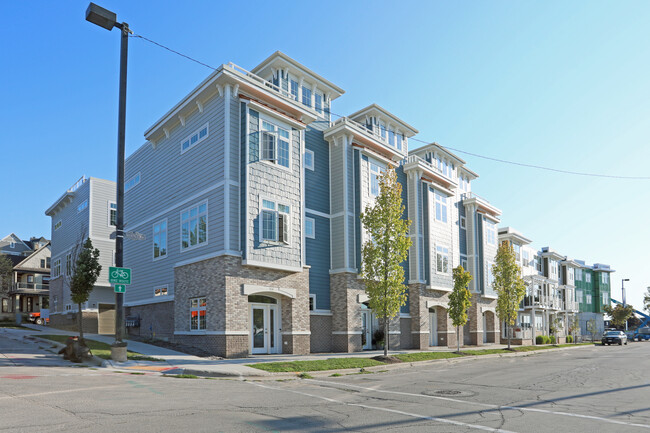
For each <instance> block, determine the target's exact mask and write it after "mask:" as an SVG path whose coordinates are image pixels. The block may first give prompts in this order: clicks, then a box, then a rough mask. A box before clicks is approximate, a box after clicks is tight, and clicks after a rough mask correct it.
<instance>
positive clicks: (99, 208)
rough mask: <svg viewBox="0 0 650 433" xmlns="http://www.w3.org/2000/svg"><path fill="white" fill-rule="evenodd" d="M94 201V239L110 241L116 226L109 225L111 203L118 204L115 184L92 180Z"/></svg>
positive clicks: (92, 205)
mask: <svg viewBox="0 0 650 433" xmlns="http://www.w3.org/2000/svg"><path fill="white" fill-rule="evenodd" d="M90 181H91V182H92V186H91V187H92V200H91V203H90V206H91V213H92V221H91V227H92V237H93V238H102V239H108V238H109V237H110V235H111V234H112V233H113V232H114V231H115V226H112V225H109V222H110V220H109V217H110V203H116V202H117V197H116V194H117V191H116V186H115V182H111V181H109V180H104V179H96V178H91V179H90Z"/></svg>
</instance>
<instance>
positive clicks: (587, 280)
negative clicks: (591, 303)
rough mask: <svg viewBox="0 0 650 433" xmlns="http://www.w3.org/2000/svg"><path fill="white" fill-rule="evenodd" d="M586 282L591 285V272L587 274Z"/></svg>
mask: <svg viewBox="0 0 650 433" xmlns="http://www.w3.org/2000/svg"><path fill="white" fill-rule="evenodd" d="M585 282H587V283H591V274H590V273H589V272H585Z"/></svg>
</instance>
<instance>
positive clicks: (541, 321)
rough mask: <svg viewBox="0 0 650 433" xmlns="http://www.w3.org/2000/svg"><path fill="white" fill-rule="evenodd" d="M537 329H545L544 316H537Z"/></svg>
mask: <svg viewBox="0 0 650 433" xmlns="http://www.w3.org/2000/svg"><path fill="white" fill-rule="evenodd" d="M535 327H536V328H537V329H538V330H539V329H542V328H544V319H543V318H542V316H538V315H537V314H536V315H535Z"/></svg>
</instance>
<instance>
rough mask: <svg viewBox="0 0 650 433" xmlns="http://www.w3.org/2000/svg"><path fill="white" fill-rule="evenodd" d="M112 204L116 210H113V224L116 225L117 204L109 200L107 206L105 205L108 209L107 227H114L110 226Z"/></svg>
mask: <svg viewBox="0 0 650 433" xmlns="http://www.w3.org/2000/svg"><path fill="white" fill-rule="evenodd" d="M112 204H114V205H115V206H116V208H115V223H116V224H115V226H116V225H117V203H116V202H114V201H110V200H109V201H108V202H107V204H106V207H107V208H108V221H107V223H108V226H109V227H115V226H114V225H113V224H111V210H112V209H111V205H112Z"/></svg>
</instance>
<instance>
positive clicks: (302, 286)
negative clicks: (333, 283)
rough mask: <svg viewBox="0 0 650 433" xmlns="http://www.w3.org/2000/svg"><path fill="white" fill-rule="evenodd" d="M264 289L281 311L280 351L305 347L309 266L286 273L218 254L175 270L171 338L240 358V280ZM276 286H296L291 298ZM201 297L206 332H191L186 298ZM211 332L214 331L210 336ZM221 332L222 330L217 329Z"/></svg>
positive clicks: (243, 332) (245, 325)
mask: <svg viewBox="0 0 650 433" xmlns="http://www.w3.org/2000/svg"><path fill="white" fill-rule="evenodd" d="M248 284H250V285H254V286H260V287H264V288H268V291H261V292H259V293H255V294H260V295H266V296H271V297H274V298H276V299H277V300H278V305H279V306H280V311H281V317H282V322H281V332H282V353H293V354H306V353H309V352H310V335H309V326H310V319H309V270H308V269H305V270H303V272H287V271H279V270H273V269H267V268H260V267H254V266H242V265H241V259H240V258H239V257H233V256H220V257H216V258H213V259H208V260H203V261H200V262H197V263H193V264H190V265H186V266H181V267H179V268H176V269H175V275H174V289H175V294H174V301H175V302H174V307H173V308H174V316H175V320H174V324H173V326H174V331H175V332H176V334H175V335H174V339H175V340H177V341H179V342H182V343H184V344H190V345H197V346H200V347H202V348H203V349H206V350H209V351H210V352H212V353H214V354H215V355H218V356H224V357H241V356H246V355H248V353H249V348H250V342H249V333H250V327H251V324H250V313H249V304H248V295H244V294H243V289H244V286H245V285H248ZM280 289H295V292H296V297H295V299H292V298H290V297H289V296H283V295H281V294H280V293H279V292H278V290H280ZM196 297H206V334H207V335H200V332H197V335H182V334H178V333H179V332H181V333H186V332H190V299H192V298H196ZM212 333H219V334H217V335H214V334H212ZM221 333H223V334H221Z"/></svg>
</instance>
